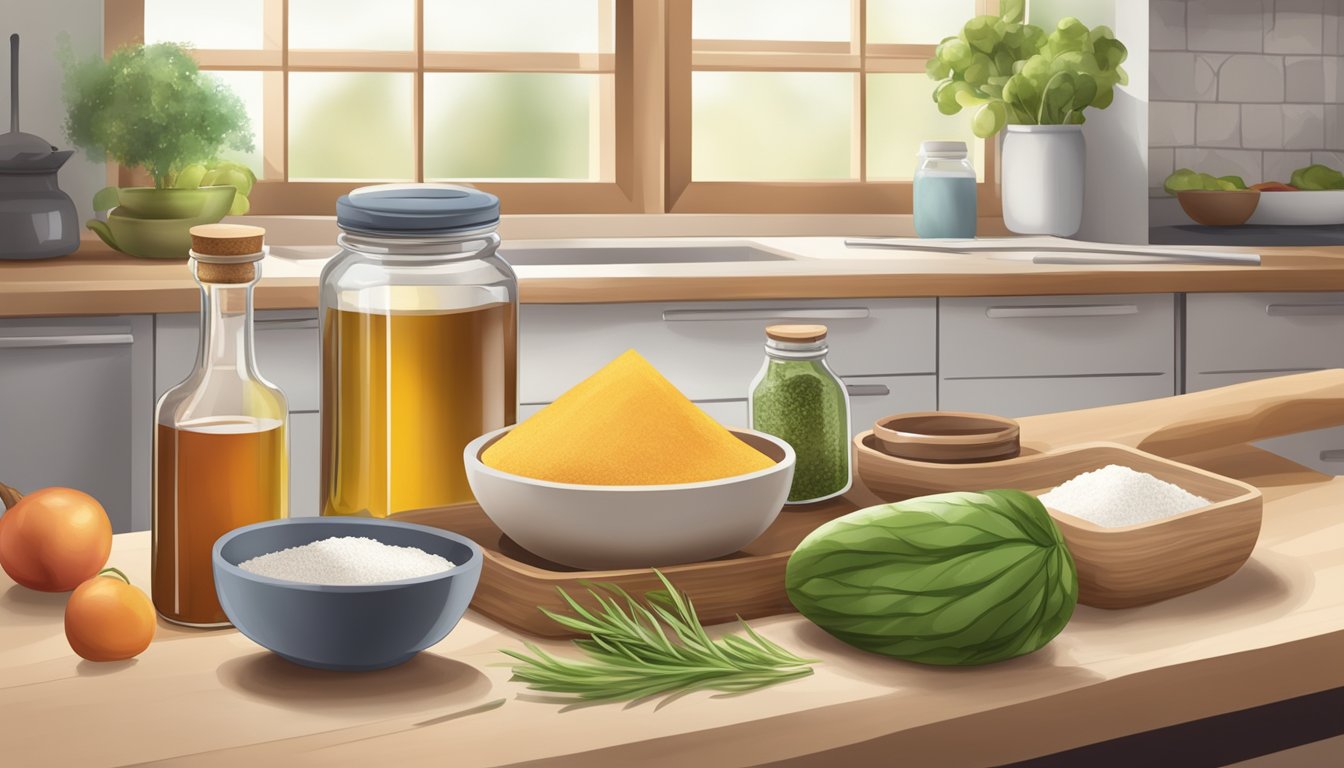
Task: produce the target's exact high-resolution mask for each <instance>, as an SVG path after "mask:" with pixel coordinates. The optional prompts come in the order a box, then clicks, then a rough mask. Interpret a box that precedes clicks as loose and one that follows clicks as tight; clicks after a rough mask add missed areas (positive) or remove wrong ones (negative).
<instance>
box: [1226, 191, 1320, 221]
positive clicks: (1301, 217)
mask: <svg viewBox="0 0 1344 768" xmlns="http://www.w3.org/2000/svg"><path fill="white" fill-rule="evenodd" d="M1246 223H1247V224H1258V225H1263V226H1327V225H1333V224H1344V190H1340V189H1316V190H1300V191H1297V192H1261V193H1260V202H1259V204H1257V205H1256V206H1255V213H1252V214H1251V218H1249V219H1247V220H1246Z"/></svg>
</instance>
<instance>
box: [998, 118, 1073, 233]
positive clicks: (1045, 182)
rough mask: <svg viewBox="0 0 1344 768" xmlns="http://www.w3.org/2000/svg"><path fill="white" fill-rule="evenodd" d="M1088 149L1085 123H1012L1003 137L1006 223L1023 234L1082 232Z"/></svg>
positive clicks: (1004, 212) (1004, 218)
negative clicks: (1084, 136) (1079, 230)
mask: <svg viewBox="0 0 1344 768" xmlns="http://www.w3.org/2000/svg"><path fill="white" fill-rule="evenodd" d="M1086 167H1087V149H1086V147H1085V145H1084V144H1083V127H1082V126H1081V125H1010V126H1008V127H1007V134H1006V135H1005V136H1004V137H1003V223H1004V225H1005V226H1007V227H1008V229H1010V230H1012V231H1013V232H1016V233H1018V234H1021V235H1057V236H1060V237H1068V236H1069V235H1073V234H1076V233H1077V232H1078V228H1079V227H1081V226H1082V223H1083V172H1084V170H1085V169H1086Z"/></svg>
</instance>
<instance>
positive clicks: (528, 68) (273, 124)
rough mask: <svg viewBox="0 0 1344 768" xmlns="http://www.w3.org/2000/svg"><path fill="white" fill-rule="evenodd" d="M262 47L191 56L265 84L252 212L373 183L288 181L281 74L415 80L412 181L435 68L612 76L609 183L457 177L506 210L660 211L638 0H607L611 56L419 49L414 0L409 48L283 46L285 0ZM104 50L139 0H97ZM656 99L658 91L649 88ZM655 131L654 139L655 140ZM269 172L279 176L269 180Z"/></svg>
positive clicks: (130, 181)
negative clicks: (261, 168) (261, 166)
mask: <svg viewBox="0 0 1344 768" xmlns="http://www.w3.org/2000/svg"><path fill="white" fill-rule="evenodd" d="M263 4H264V5H263V7H264V11H263V26H264V30H263V38H264V40H265V47H264V48H263V49H262V50H236V51H228V50H201V51H193V55H194V57H195V58H196V60H197V62H198V63H199V64H200V66H201V68H202V69H205V70H246V71H261V72H263V73H264V74H263V77H264V78H267V79H268V80H269V82H267V83H266V85H265V89H264V90H265V95H264V99H265V110H266V113H267V114H279V115H281V119H280V120H268V121H267V124H266V125H264V126H262V127H261V133H262V136H263V141H262V144H263V147H265V152H266V157H265V159H264V163H265V166H266V168H265V172H264V173H263V174H262V177H263V178H259V179H258V180H257V183H256V185H255V186H254V187H253V189H252V193H251V194H250V195H249V197H248V199H249V202H250V203H251V210H250V213H251V214H257V215H268V214H269V215H330V214H331V212H332V211H333V210H335V205H336V199H337V198H339V197H340V196H341V195H343V194H346V193H348V192H349V191H350V190H352V189H355V188H358V187H362V186H367V185H369V184H377V183H380V182H378V181H375V180H360V181H290V180H288V167H287V163H288V158H287V154H288V153H287V145H288V135H287V134H288V119H289V115H288V112H289V110H288V102H287V96H288V89H287V87H286V84H285V82H284V78H286V76H287V73H289V72H379V71H382V72H389V71H391V72H411V73H412V75H413V79H414V98H413V108H414V110H415V112H414V114H413V116H412V124H413V131H414V135H415V146H414V148H413V158H414V164H415V179H414V181H423V180H424V167H423V164H422V157H423V147H424V135H423V133H424V129H423V122H422V116H421V111H422V107H423V94H424V78H425V74H426V73H431V74H432V73H435V72H508V71H515V72H575V71H581V72H593V71H594V69H593V68H592V67H591V66H589V65H591V64H592V63H594V62H596V63H597V65H598V66H597V71H598V72H599V73H602V74H607V73H610V74H611V75H612V76H613V78H612V79H613V80H614V83H613V84H612V86H611V87H612V89H613V93H612V102H613V104H614V114H613V116H612V124H611V125H612V141H613V144H614V146H613V148H612V152H611V153H610V157H611V166H612V167H611V171H610V174H609V178H610V179H611V180H610V181H606V180H602V181H500V180H481V181H476V180H470V179H464V180H463V183H467V184H470V185H471V186H473V187H476V188H478V189H482V190H485V191H487V192H491V193H493V194H495V195H498V196H499V197H500V200H501V201H502V203H503V208H504V210H505V211H506V212H507V213H510V214H532V213H560V214H575V213H577V214H594V213H651V212H661V211H662V199H661V195H658V194H656V193H657V191H658V186H657V185H658V179H657V178H654V179H650V178H649V172H650V169H651V167H653V163H651V162H649V161H648V159H647V158H646V155H647V154H648V153H649V152H650V151H653V149H655V148H656V150H657V151H658V153H659V155H661V146H660V145H661V130H653V129H652V127H653V126H656V125H659V124H661V122H662V114H661V109H658V110H655V109H653V106H654V102H652V100H651V99H650V98H649V97H648V95H647V94H641V93H640V91H641V90H647V89H640V88H638V87H637V86H636V84H637V83H639V82H652V81H659V82H660V81H661V80H662V78H663V74H662V67H661V57H659V58H654V57H652V56H649V55H647V50H646V49H647V48H648V47H650V46H649V44H650V43H651V42H657V43H658V45H657V46H656V47H657V48H659V49H661V47H662V46H661V37H660V35H661V24H660V23H658V21H659V20H658V18H656V17H655V13H654V11H655V8H654V6H655V5H659V6H660V5H661V2H657V3H649V2H645V1H644V0H614V14H613V19H612V20H611V23H612V25H613V27H612V32H613V37H614V42H615V52H614V53H611V54H566V53H560V54H550V53H494V52H463V53H438V52H428V53H427V52H426V51H425V50H424V31H423V28H422V21H423V19H424V0H414V4H415V50H413V51H290V50H289V49H288V45H287V41H288V16H289V14H288V6H289V3H288V0H263ZM103 19H104V28H103V48H104V51H105V52H107V53H110V52H111V51H113V50H116V49H117V48H119V47H120V46H122V45H125V44H127V43H141V42H144V29H145V4H144V0H104V2H103ZM658 103H659V104H660V103H661V93H659V94H658ZM655 137H656V138H655ZM276 176H278V177H279V178H275V177H276ZM108 183H110V184H114V185H117V186H137V185H145V184H147V183H148V176H146V175H145V174H144V173H143V172H141V171H139V170H138V169H130V168H122V167H118V166H117V165H116V164H115V163H112V162H109V163H108Z"/></svg>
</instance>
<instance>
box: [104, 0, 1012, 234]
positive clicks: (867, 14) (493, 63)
mask: <svg viewBox="0 0 1344 768" xmlns="http://www.w3.org/2000/svg"><path fill="white" fill-rule="evenodd" d="M105 4H106V7H105V19H106V29H107V32H106V38H107V39H106V44H107V47H108V49H109V50H111V49H112V48H115V47H117V46H119V45H121V44H123V43H126V42H129V41H133V40H142V39H143V40H144V41H146V42H151V43H152V42H159V41H165V40H167V41H174V42H181V43H187V44H189V45H191V46H193V47H194V49H195V51H194V53H195V56H196V58H197V60H198V61H199V62H200V65H201V67H202V68H203V69H206V70H209V71H211V72H213V73H214V74H216V75H217V76H219V77H221V78H223V79H224V80H225V81H226V82H228V83H229V85H230V86H232V88H233V89H234V91H235V92H237V93H238V94H239V96H240V97H241V98H242V99H243V101H244V103H245V105H246V107H247V109H248V113H249V116H250V117H251V119H252V125H253V128H254V132H255V144H256V150H255V151H254V152H252V153H250V154H248V155H245V156H237V157H233V158H230V159H235V160H239V161H241V162H246V163H248V164H249V165H250V166H251V167H252V168H253V169H254V170H256V172H257V176H258V179H259V182H258V184H257V187H256V189H255V190H254V192H253V194H252V195H251V202H252V210H253V212H254V213H289V214H327V213H330V212H331V210H332V209H333V207H334V201H335V198H336V197H337V196H339V195H340V194H343V193H344V192H346V191H348V190H350V189H352V188H354V187H357V186H361V185H363V184H368V183H373V182H380V181H407V180H413V181H462V182H467V183H471V184H474V185H476V186H479V187H480V188H482V189H486V190H488V191H491V192H494V193H496V194H498V195H499V196H500V197H501V199H502V200H503V203H504V211H505V213H634V212H645V213H660V212H673V213H681V212H693V213H703V212H714V213H718V212H790V213H793V212H818V213H831V212H857V213H908V212H909V211H910V208H911V184H910V178H911V176H912V175H913V171H914V153H915V150H916V149H917V147H918V144H919V141H921V140H922V139H928V138H940V139H964V140H966V141H967V142H968V144H969V145H970V146H971V147H972V148H973V149H972V156H973V159H974V161H975V163H976V167H977V169H978V170H979V171H980V173H981V179H982V181H984V182H986V183H985V184H982V186H981V195H980V197H981V211H982V214H990V215H995V214H997V212H998V201H997V198H996V197H995V195H994V194H993V182H994V176H993V158H992V156H990V154H989V150H988V149H987V148H986V147H985V143H984V142H980V141H978V140H975V139H974V138H973V137H972V136H971V134H970V128H969V120H968V119H967V116H966V115H964V114H963V115H957V116H953V117H945V116H942V115H940V114H939V113H938V112H937V110H936V109H934V108H933V105H932V103H931V101H930V98H929V94H930V93H931V91H932V83H931V82H930V81H929V80H928V79H927V78H926V77H925V75H924V61H925V60H926V59H927V58H928V57H930V56H931V55H932V54H933V50H934V46H935V45H936V44H937V42H938V41H939V40H940V39H941V38H942V37H945V36H946V35H947V34H948V33H949V32H954V31H955V30H957V29H959V28H960V26H961V24H963V23H964V22H965V21H966V19H968V18H970V17H971V16H972V15H974V14H975V13H977V12H979V13H984V12H990V11H992V10H993V8H994V7H995V6H996V5H997V2H996V0H940V2H938V3H929V2H927V0H488V2H482V0H105ZM206 19H208V20H209V23H204V20H206ZM118 178H119V183H122V184H131V183H138V182H139V181H142V180H141V179H138V178H137V176H136V175H135V174H133V173H130V172H129V171H126V170H121V171H119V172H118Z"/></svg>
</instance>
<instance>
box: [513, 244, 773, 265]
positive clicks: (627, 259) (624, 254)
mask: <svg viewBox="0 0 1344 768" xmlns="http://www.w3.org/2000/svg"><path fill="white" fill-rule="evenodd" d="M499 254H500V255H501V256H503V257H504V259H505V260H506V261H508V262H509V263H510V264H512V265H513V266H515V267H518V266H526V267H532V266H544V265H548V264H550V265H574V264H706V263H718V262H740V261H790V260H791V257H789V256H785V255H784V254H781V253H776V252H774V251H768V250H765V249H764V248H759V247H756V246H752V245H651V246H593V247H578V246H566V247H557V246H548V247H528V246H512V245H510V246H505V247H504V248H501V249H500V250H499Z"/></svg>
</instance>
